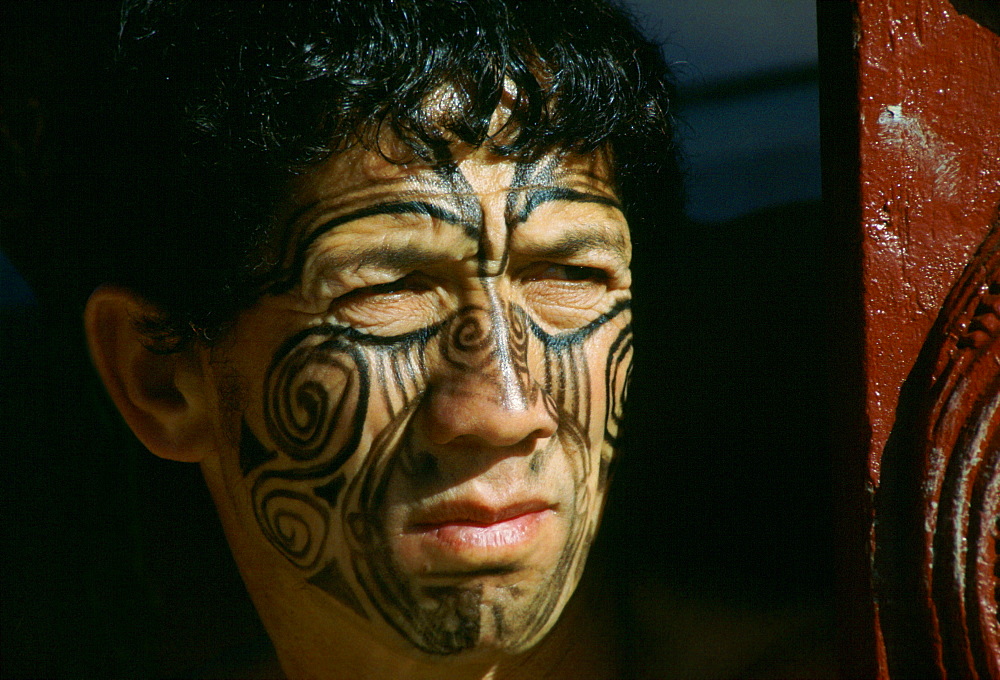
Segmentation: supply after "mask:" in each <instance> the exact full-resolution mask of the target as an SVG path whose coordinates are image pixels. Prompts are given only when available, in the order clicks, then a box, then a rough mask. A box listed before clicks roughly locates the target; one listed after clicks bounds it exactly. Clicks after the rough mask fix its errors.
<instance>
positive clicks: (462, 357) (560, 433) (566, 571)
mask: <svg viewBox="0 0 1000 680" xmlns="http://www.w3.org/2000/svg"><path fill="white" fill-rule="evenodd" d="M609 175H610V170H609V167H608V163H607V161H606V157H605V156H604V155H602V154H594V155H591V156H573V155H556V154H553V155H549V156H546V157H544V158H542V159H541V160H539V161H537V162H531V163H528V162H516V161H511V160H505V159H500V158H497V157H495V156H492V155H490V154H489V153H487V152H486V151H483V150H478V151H475V152H470V153H466V154H464V155H459V156H457V157H456V158H455V159H453V160H446V161H442V162H439V163H435V164H434V165H433V166H431V165H427V164H422V163H415V164H409V165H395V164H390V163H388V162H386V161H385V160H383V159H382V157H381V156H379V155H378V154H373V153H370V152H364V151H361V150H357V151H350V152H346V153H343V154H340V155H339V156H336V157H334V158H333V159H331V160H330V161H328V162H326V163H325V164H324V165H322V166H320V167H319V168H318V169H316V170H315V171H313V172H312V173H311V174H310V175H309V176H308V177H307V178H305V179H304V181H303V182H301V183H300V185H299V186H298V188H297V190H296V193H295V195H294V205H293V206H292V208H291V209H290V210H289V211H288V215H289V218H288V224H287V237H286V238H285V239H284V240H285V242H284V243H282V244H280V246H279V247H278V249H277V251H278V252H279V253H280V255H279V257H280V264H279V267H278V271H279V274H278V275H277V277H276V278H275V283H274V285H273V286H272V287H271V288H270V292H269V293H268V294H267V295H265V296H264V297H263V298H262V299H261V300H260V301H259V303H258V304H256V306H254V307H253V308H252V309H250V310H249V311H247V312H245V313H244V314H243V315H241V317H240V318H239V319H238V321H237V324H236V326H235V327H234V329H233V331H232V333H231V334H230V337H229V338H227V340H226V342H224V343H223V344H222V345H220V346H218V347H216V348H215V349H214V350H212V355H211V363H210V370H211V372H212V373H213V374H214V379H215V381H216V384H217V388H218V391H219V393H220V397H219V409H218V412H219V414H220V419H219V423H218V426H219V428H220V431H222V432H229V433H231V437H230V438H231V439H232V440H236V441H238V446H235V447H233V449H234V450H232V451H231V452H230V453H229V454H225V453H224V454H223V455H222V456H221V457H220V464H221V466H222V467H221V470H222V477H223V479H224V480H225V482H224V483H225V487H226V492H227V496H228V498H229V502H231V503H232V504H233V506H234V508H235V509H236V514H237V515H238V516H239V517H240V518H241V523H242V525H243V526H244V529H245V531H246V532H247V533H248V534H249V535H251V536H253V537H255V539H254V540H258V541H259V542H260V543H261V544H262V545H264V546H265V552H266V553H270V554H271V555H273V556H274V559H275V561H276V562H277V563H280V565H281V569H284V570H286V571H288V572H291V573H293V574H295V575H296V577H297V578H300V579H301V581H302V586H303V588H305V589H307V590H308V591H309V592H310V593H311V595H312V596H315V597H317V598H326V599H327V600H329V599H330V598H332V600H334V601H336V602H337V603H338V605H337V607H339V610H340V611H341V613H344V612H346V611H350V612H353V614H345V616H346V618H347V620H351V621H353V622H354V624H355V625H356V626H359V627H362V628H367V629H368V630H370V631H371V632H372V634H373V635H377V636H379V637H381V638H386V639H394V640H395V642H396V646H397V647H398V646H399V643H400V641H402V643H403V644H404V646H406V647H408V648H411V649H412V648H413V647H416V648H417V649H419V650H421V651H422V652H424V653H428V654H433V655H443V654H455V653H459V652H464V651H467V650H468V651H472V650H490V649H492V650H503V651H510V652H516V651H521V650H523V649H525V648H527V647H529V646H531V645H533V644H535V643H536V642H538V640H539V639H540V638H541V637H542V636H543V635H544V634H545V633H546V632H547V631H548V630H549V629H550V628H551V627H552V625H553V624H554V623H555V620H556V618H557V617H558V615H559V613H560V612H561V611H562V608H563V606H564V605H565V604H566V601H567V600H568V598H569V597H570V595H571V594H572V591H573V589H574V587H575V586H576V583H577V581H578V579H579V577H580V573H581V571H582V568H583V564H584V560H585V557H586V553H587V550H588V548H589V546H590V543H591V541H592V539H593V537H594V533H595V531H596V528H597V525H598V522H599V519H600V514H601V510H602V506H603V501H604V496H605V489H606V484H607V471H608V465H609V463H610V461H611V458H612V455H613V445H614V440H615V437H616V435H617V431H618V422H619V418H620V415H621V406H622V401H623V398H624V392H625V388H626V384H627V382H628V374H629V370H630V366H631V355H632V342H631V338H632V334H631V324H630V311H629V285H630V276H629V269H628V266H629V260H630V255H631V247H630V243H629V233H628V226H627V224H626V222H625V219H624V217H623V215H622V213H621V209H620V207H619V204H618V199H617V197H616V195H615V193H614V190H613V188H612V185H611V179H610V177H609ZM233 385H238V386H239V389H238V390H236V391H237V392H239V394H240V397H239V398H238V399H234V398H233V397H232V396H231V395H232V392H233V387H232V386H233ZM234 403H236V404H238V405H234ZM237 434H238V436H236V435H237ZM279 556H280V557H279ZM354 615H356V618H354ZM400 638H401V640H400Z"/></svg>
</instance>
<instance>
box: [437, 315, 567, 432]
mask: <svg viewBox="0 0 1000 680" xmlns="http://www.w3.org/2000/svg"><path fill="white" fill-rule="evenodd" d="M491 307H492V309H491V310H487V309H484V308H481V307H467V308H465V309H463V310H462V311H461V312H460V313H459V314H458V315H457V316H456V318H455V319H454V320H453V321H452V323H451V324H449V326H448V328H447V329H445V332H444V334H443V335H442V341H441V348H440V352H441V355H442V357H441V358H442V362H441V370H440V372H439V374H438V376H437V379H436V380H433V381H432V383H431V385H430V386H429V388H428V393H427V395H426V396H425V401H424V407H423V408H424V430H425V436H426V437H427V439H428V441H429V443H431V444H436V445H447V444H465V445H470V446H477V447H484V446H485V447H491V448H494V447H512V446H516V445H518V444H521V443H522V442H524V443H527V442H530V441H533V440H536V439H546V438H548V437H551V436H553V435H554V434H555V433H556V429H557V428H558V421H557V420H556V417H555V410H554V408H553V406H552V403H551V400H550V399H549V397H548V395H546V393H545V391H544V389H542V387H541V386H540V385H538V383H537V382H535V381H534V380H533V379H532V377H531V375H530V369H529V361H528V345H527V343H528V336H527V334H526V332H525V329H524V324H523V322H520V321H519V320H518V319H517V318H516V317H514V316H513V315H512V314H504V313H502V312H501V311H497V307H496V306H491Z"/></svg>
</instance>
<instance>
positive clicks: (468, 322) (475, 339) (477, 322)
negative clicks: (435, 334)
mask: <svg viewBox="0 0 1000 680" xmlns="http://www.w3.org/2000/svg"><path fill="white" fill-rule="evenodd" d="M493 349H494V347H493V327H492V323H491V320H490V314H489V313H488V312H487V311H486V310H485V309H483V308H482V307H475V306H467V307H463V308H462V309H461V310H459V312H458V314H456V315H455V316H454V317H453V318H452V319H451V321H450V322H449V323H448V326H447V328H446V330H445V332H444V334H443V341H442V343H441V353H442V355H443V356H444V358H445V361H447V362H448V363H449V364H450V365H452V366H454V367H455V368H458V369H460V370H462V371H467V372H470V373H471V372H476V371H480V370H482V369H483V368H484V367H485V366H486V364H487V363H488V362H489V361H490V356H491V354H492V352H493Z"/></svg>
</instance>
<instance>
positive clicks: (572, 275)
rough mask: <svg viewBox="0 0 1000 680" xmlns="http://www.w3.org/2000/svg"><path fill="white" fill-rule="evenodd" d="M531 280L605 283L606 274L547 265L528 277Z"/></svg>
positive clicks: (585, 269) (551, 264)
mask: <svg viewBox="0 0 1000 680" xmlns="http://www.w3.org/2000/svg"><path fill="white" fill-rule="evenodd" d="M528 278H529V279H531V280H540V279H555V280H558V281H602V282H603V281H607V279H608V273H607V272H606V271H604V270H603V269H597V268H595V267H581V266H577V265H572V264H555V263H553V262H550V263H548V264H547V265H545V266H544V268H540V269H539V270H537V271H536V272H535V273H534V274H532V275H530V276H529V277H528Z"/></svg>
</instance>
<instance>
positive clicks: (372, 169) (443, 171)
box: [291, 147, 617, 211]
mask: <svg viewBox="0 0 1000 680" xmlns="http://www.w3.org/2000/svg"><path fill="white" fill-rule="evenodd" d="M527 168H531V170H532V171H531V172H525V170H526V169H527ZM454 170H457V174H458V175H460V176H461V178H462V180H463V181H460V182H459V181H454V172H453V171H454ZM519 170H520V171H521V172H519ZM519 175H520V176H519ZM449 176H451V177H452V178H453V179H452V180H451V181H449V180H448V179H447V178H448V177H449ZM565 184H574V185H577V186H578V187H579V188H581V189H587V190H590V191H594V192H597V193H599V194H601V195H605V196H607V197H608V198H617V192H616V190H615V187H614V173H613V167H612V162H611V159H610V154H609V153H608V152H607V151H604V150H598V151H595V152H592V153H589V154H575V153H566V152H559V151H553V152H550V153H548V154H546V155H544V156H542V157H541V158H539V159H537V160H534V161H530V162H529V161H518V160H515V159H509V158H504V157H501V156H497V155H496V154H494V153H492V152H490V151H489V150H487V149H485V148H479V149H471V150H468V149H466V150H460V151H459V152H457V153H455V154H454V155H453V157H452V158H451V159H449V160H448V161H445V162H437V163H430V162H427V161H423V160H412V161H408V162H395V161H391V160H388V159H387V158H386V157H385V156H383V154H382V153H380V152H379V151H372V150H368V149H364V148H360V147H355V148H352V149H350V150H348V151H345V152H342V153H339V154H336V155H334V156H332V157H331V158H329V159H327V160H326V161H325V162H323V163H321V164H320V165H318V166H316V167H314V168H313V169H311V170H310V171H309V172H307V173H306V174H304V175H303V176H302V177H300V178H299V180H298V181H297V182H296V183H295V185H294V187H293V191H292V206H291V208H292V209H293V210H298V211H303V210H308V208H309V206H311V205H314V204H316V203H318V202H322V203H325V204H327V206H328V207H331V206H330V204H331V202H333V203H335V202H337V201H338V199H346V200H349V199H351V198H352V197H358V198H360V197H362V196H364V195H371V196H376V195H380V194H382V193H385V194H388V195H391V194H393V193H404V192H419V193H421V194H429V195H433V194H462V195H465V194H470V193H471V194H476V195H478V196H479V197H480V198H486V197H487V196H489V195H491V194H495V193H503V194H507V193H509V192H510V191H519V190H522V191H523V190H527V189H530V188H533V187H538V186H540V185H546V186H547V185H565Z"/></svg>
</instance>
